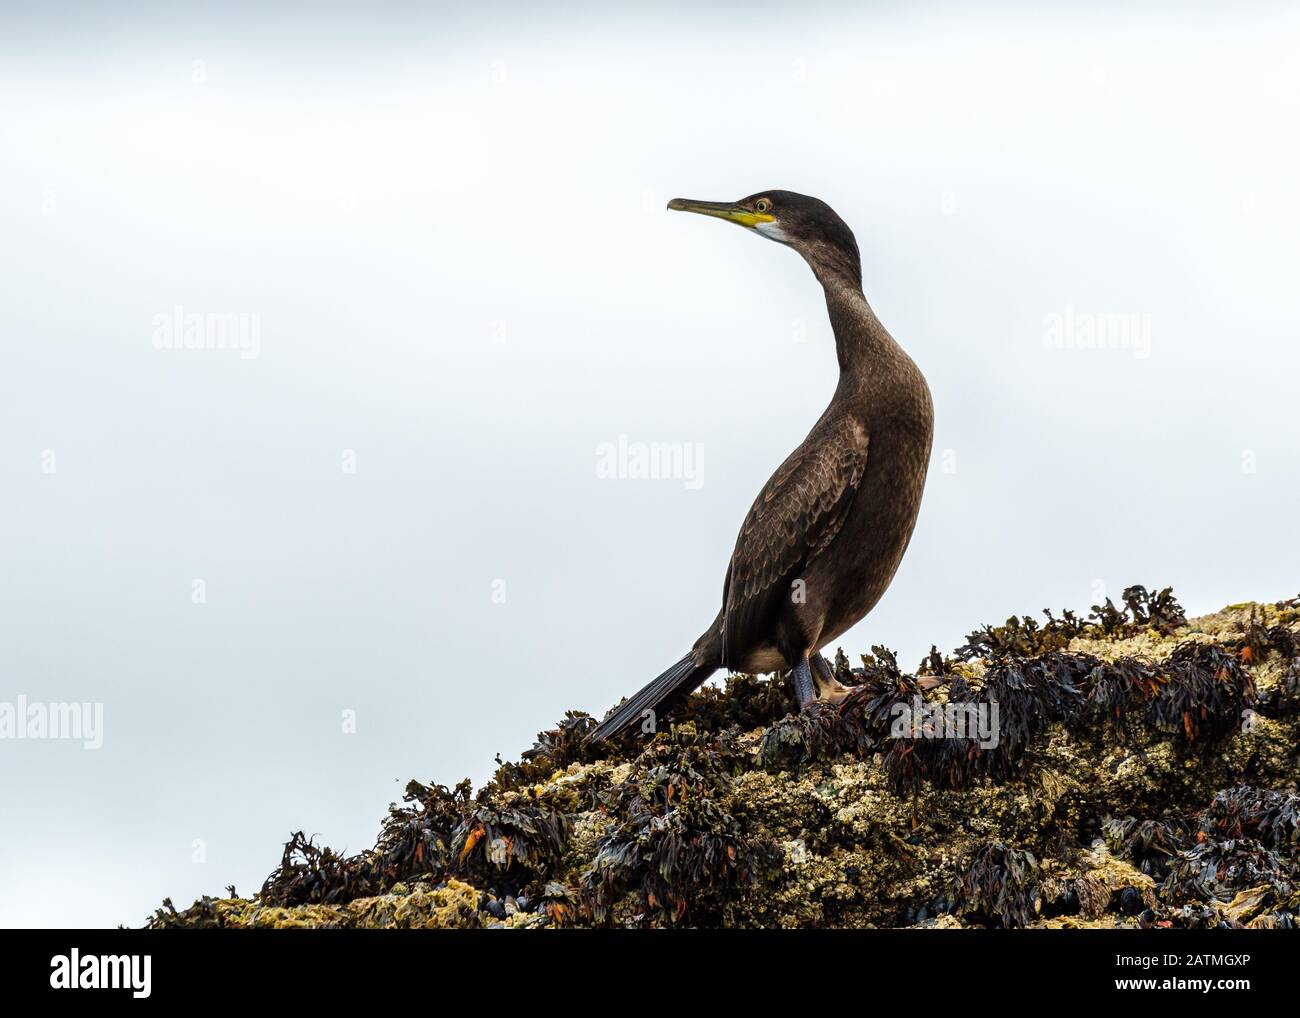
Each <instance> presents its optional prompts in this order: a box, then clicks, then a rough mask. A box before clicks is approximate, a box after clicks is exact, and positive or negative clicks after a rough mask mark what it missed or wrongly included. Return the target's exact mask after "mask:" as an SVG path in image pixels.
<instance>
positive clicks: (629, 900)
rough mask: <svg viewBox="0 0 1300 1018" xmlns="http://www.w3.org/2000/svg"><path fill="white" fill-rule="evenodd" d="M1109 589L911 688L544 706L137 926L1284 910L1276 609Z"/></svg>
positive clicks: (1299, 895)
mask: <svg viewBox="0 0 1300 1018" xmlns="http://www.w3.org/2000/svg"><path fill="white" fill-rule="evenodd" d="M1123 601H1124V607H1123V608H1122V609H1121V608H1116V607H1115V606H1114V605H1112V604H1110V602H1107V604H1106V605H1104V606H1101V607H1098V608H1095V609H1094V611H1093V613H1092V614H1091V615H1090V616H1089V617H1088V618H1086V619H1083V618H1078V617H1075V616H1072V615H1068V613H1067V614H1066V615H1064V616H1060V617H1054V618H1050V619H1049V621H1047V622H1046V623H1041V624H1040V623H1036V622H1034V621H1033V620H1030V619H1012V620H1008V623H1007V624H1006V625H1004V626H1000V627H984V628H983V629H981V630H979V631H977V632H976V633H973V634H972V636H971V639H970V640H969V641H968V643H967V644H966V645H965V646H964V647H963V648H959V650H958V651H957V652H956V653H955V654H954V655H953V656H952V657H949V658H941V657H940V656H939V655H937V654H932V655H930V657H929V658H927V661H926V663H925V664H926V676H925V678H926V679H927V681H926V682H925V683H921V682H920V681H919V680H918V678H917V676H915V675H912V674H909V673H905V672H903V671H902V670H901V669H900V668H899V667H898V665H897V663H896V662H895V660H894V658H893V655H892V654H891V653H890V652H888V651H887V650H885V649H884V648H880V647H877V648H873V650H872V653H871V654H870V655H866V656H864V657H863V659H862V668H861V669H860V670H857V671H851V670H850V668H849V664H848V661H847V659H846V658H844V656H843V655H839V656H838V657H837V661H836V666H837V670H838V672H839V674H840V676H841V680H842V681H845V682H846V683H847V682H853V683H856V684H858V685H859V686H860V688H859V690H857V691H856V692H855V694H854V695H853V696H852V697H850V699H849V700H848V701H846V702H845V704H844V705H843V706H842V708H831V707H826V706H824V705H823V706H821V707H819V708H818V709H817V710H815V711H812V712H808V713H806V714H804V715H799V714H797V713H795V714H791V713H790V712H791V709H792V702H791V701H792V696H791V694H792V690H791V688H790V684H789V681H788V679H785V678H784V677H776V678H774V679H772V680H764V679H761V678H755V677H752V676H733V677H731V678H730V679H728V680H727V684H726V688H725V689H716V688H712V687H709V688H705V689H703V690H700V691H699V692H697V693H696V694H694V695H693V696H692V697H691V698H690V699H689V701H688V702H687V703H686V704H685V705H684V706H683V707H682V708H681V709H680V710H679V711H678V712H676V713H675V714H674V715H672V716H670V717H668V718H667V719H666V722H667V723H666V724H665V723H664V721H665V719H661V723H660V726H659V730H658V732H656V733H651V734H650V735H648V736H647V735H642V734H641V733H639V732H635V733H631V734H629V735H626V736H624V737H622V738H621V739H620V740H618V741H617V742H615V743H614V744H603V745H600V746H590V745H587V744H586V743H585V742H584V737H585V735H586V734H587V732H589V731H590V730H591V728H592V727H593V726H594V721H593V720H592V719H591V718H589V717H588V716H586V715H585V714H581V713H578V712H570V713H569V714H568V715H566V717H565V719H564V720H563V721H562V722H560V724H559V725H558V726H557V727H556V728H554V729H551V730H549V731H547V732H543V733H542V734H541V735H540V736H539V737H538V741H537V745H536V746H534V747H533V748H532V749H531V750H529V751H527V752H526V753H524V754H523V755H522V756H521V758H520V759H519V760H518V761H516V762H507V763H502V764H501V766H500V769H499V770H498V771H497V773H496V775H495V777H494V778H493V780H492V781H491V782H489V784H488V785H487V786H486V787H485V788H484V789H483V790H481V791H480V792H479V793H477V794H475V793H474V792H473V789H471V788H470V787H469V783H468V782H462V783H461V784H459V785H457V786H455V787H454V788H447V787H445V786H441V785H436V784H431V785H423V784H420V783H418V782H412V783H411V784H410V785H409V786H408V788H407V795H406V801H405V803H404V804H403V805H399V806H394V807H392V809H391V811H390V816H389V818H388V820H387V822H386V823H385V825H384V827H383V829H382V831H381V832H380V835H379V838H378V840H377V841H376V844H375V847H374V848H373V849H370V850H368V851H366V852H362V853H359V854H357V855H354V856H346V857H343V856H340V855H338V854H336V853H333V852H332V851H331V850H329V849H328V848H323V847H320V846H318V845H316V844H315V843H314V842H313V841H311V840H310V839H307V838H305V837H303V836H302V835H295V836H294V837H293V838H291V839H290V841H289V843H288V844H287V845H286V846H285V851H284V855H283V859H282V861H281V865H280V866H279V867H278V868H277V869H276V870H275V871H274V872H273V873H272V874H271V875H270V877H268V879H267V881H266V883H265V884H264V886H263V887H262V890H261V892H260V893H259V894H258V895H256V896H255V897H254V898H252V899H242V898H207V897H205V898H202V899H200V900H199V901H197V902H195V903H194V905H193V906H191V907H190V908H188V909H186V910H184V911H178V910H177V909H175V908H174V907H172V906H171V903H170V902H166V903H164V906H163V907H162V908H160V909H159V910H158V911H157V912H156V913H155V914H154V916H153V917H152V918H151V919H150V920H149V923H148V925H150V926H152V927H173V926H227V927H236V928H255V927H268V926H269V927H291V926H313V927H315V926H340V927H380V928H414V927H444V928H446V927H453V928H468V927H475V926H508V927H512V928H520V927H526V928H540V927H548V926H570V925H578V926H591V925H612V926H673V925H683V926H704V927H717V926H736V927H740V926H765V927H791V928H793V927H870V926H894V925H910V926H917V927H923V928H966V927H971V926H990V925H992V926H1011V925H1027V926H1041V927H1048V928H1065V927H1084V926H1137V925H1143V926H1157V927H1161V926H1204V927H1217V926H1223V925H1227V926H1246V925H1249V926H1252V927H1270V928H1274V927H1291V926H1294V925H1295V919H1296V915H1297V913H1300V890H1293V888H1300V833H1297V832H1296V831H1295V829H1294V824H1295V823H1300V821H1297V820H1296V819H1295V818H1297V817H1300V799H1298V798H1297V795H1296V788H1295V780H1296V775H1297V773H1300V767H1298V766H1297V751H1298V748H1300V745H1298V737H1300V659H1297V658H1296V652H1297V650H1300V643H1298V642H1297V641H1298V640H1300V607H1298V604H1300V602H1297V601H1289V602H1283V603H1280V604H1275V605H1257V604H1244V605H1235V606H1233V607H1231V608H1228V609H1225V610H1224V611H1222V612H1219V613H1216V614H1215V615H1211V616H1205V617H1203V618H1198V619H1192V620H1190V621H1189V620H1187V619H1185V618H1183V617H1182V612H1181V609H1179V608H1178V607H1177V603H1176V602H1175V601H1173V598H1172V595H1171V594H1170V593H1169V592H1168V591H1161V592H1159V593H1157V594H1147V593H1146V591H1145V590H1143V589H1142V588H1129V590H1127V591H1125V596H1124V598H1123ZM936 680H937V681H936ZM1293 680H1294V682H1293ZM1289 684H1294V685H1295V686H1296V689H1295V690H1292V688H1291V685H1289ZM931 687H932V688H931ZM914 698H919V701H918V700H917V699H914ZM995 700H996V703H997V706H998V719H997V726H996V729H990V730H989V731H996V733H997V735H998V739H997V740H996V743H997V744H996V745H991V744H987V743H989V742H990V740H988V739H984V740H982V741H981V739H980V737H979V736H980V732H979V730H978V729H979V722H980V721H981V719H983V720H984V721H987V720H988V718H987V717H986V716H985V714H981V713H980V711H981V709H983V710H985V713H986V714H987V711H988V708H990V706H991V704H992V703H993V702H994V701H995ZM917 702H919V703H921V704H922V705H923V706H924V710H923V711H920V712H918V714H919V715H923V724H920V723H918V725H917V727H915V728H909V729H907V730H906V731H904V732H901V733H900V732H899V731H897V730H895V729H894V726H893V723H894V721H896V720H897V717H896V715H897V709H898V708H901V707H909V709H910V706H911V705H915V704H916V703H917ZM950 707H951V708H952V709H951V710H949V708H950ZM963 719H965V720H966V721H969V722H970V725H973V726H974V728H971V727H969V726H968V727H966V728H965V729H963V730H961V731H959V730H958V729H957V728H956V727H955V726H956V725H957V724H958V722H961V721H963ZM925 726H929V733H928V734H927V730H926V728H925ZM936 729H937V731H936ZM935 734H937V735H942V736H945V737H942V738H936V737H930V736H931V735H935ZM986 734H987V733H986ZM1289 824H1290V825H1292V826H1288V825H1289ZM1099 835H1100V836H1099ZM489 891H491V893H490V894H489V893H488V892H489Z"/></svg>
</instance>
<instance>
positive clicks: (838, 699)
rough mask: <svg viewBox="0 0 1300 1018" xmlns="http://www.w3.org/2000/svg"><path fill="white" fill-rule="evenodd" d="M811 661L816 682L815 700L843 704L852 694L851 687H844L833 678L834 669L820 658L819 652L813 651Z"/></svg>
mask: <svg viewBox="0 0 1300 1018" xmlns="http://www.w3.org/2000/svg"><path fill="white" fill-rule="evenodd" d="M811 660H812V669H813V675H814V676H815V677H816V681H817V698H818V699H819V700H826V701H828V702H829V703H843V702H844V700H845V698H846V697H847V696H848V695H849V694H850V693H852V692H853V687H852V686H846V685H844V683H842V682H841V681H840V680H839V679H837V678H836V677H835V669H834V668H832V667H831V663H830V662H829V661H827V660H826V659H825V658H824V657H822V655H821V651H814V652H813V655H812V658H811Z"/></svg>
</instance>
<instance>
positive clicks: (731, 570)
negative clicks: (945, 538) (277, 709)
mask: <svg viewBox="0 0 1300 1018" xmlns="http://www.w3.org/2000/svg"><path fill="white" fill-rule="evenodd" d="M669 208H676V209H682V210H685V211H693V212H700V213H702V214H705V215H710V216H714V217H717V218H723V219H729V220H731V221H733V222H737V223H739V224H741V225H742V226H744V227H746V228H747V229H750V230H753V231H755V232H758V233H760V234H762V235H764V236H767V237H769V238H770V239H773V240H776V241H778V242H780V243H783V244H785V245H786V246H788V247H792V248H794V249H795V250H796V251H798V252H799V253H800V254H801V255H802V256H803V258H804V259H805V260H806V261H807V262H808V264H809V265H810V266H811V267H812V269H813V272H814V274H815V275H816V276H817V279H818V280H819V281H820V282H821V284H822V287H823V289H824V290H825V294H826V306H827V311H828V313H829V315H830V320H831V327H832V329H833V331H834V333H835V346H836V354H837V356H838V359H839V365H840V378H839V383H838V385H837V386H836V389H835V393H834V395H833V396H832V398H831V402H830V405H829V406H828V407H827V408H826V411H825V412H824V413H823V414H822V416H821V418H820V419H819V420H818V421H817V423H816V424H815V425H814V426H813V428H812V431H810V432H809V434H808V437H807V438H806V439H805V440H804V441H803V443H802V444H801V445H800V446H799V448H797V449H796V450H795V451H794V452H792V453H791V454H790V455H789V456H788V457H787V458H786V460H785V462H784V463H782V464H781V466H780V467H779V468H778V469H777V471H776V473H775V474H773V475H772V478H771V479H770V480H769V481H768V482H767V484H766V485H764V487H763V490H762V491H761V492H760V493H759V496H758V498H757V499H756V500H755V502H754V505H753V507H752V508H751V509H750V511H749V514H748V516H746V517H745V522H744V524H743V525H742V526H741V529H740V535H739V537H738V538H737V540H736V548H735V551H734V552H733V554H732V557H731V564H730V566H729V567H728V569H727V576H726V580H725V581H724V584H723V600H722V609H721V611H719V613H718V616H717V618H716V619H715V620H714V622H713V624H712V625H711V626H710V627H709V628H708V629H707V630H706V631H705V633H704V635H703V636H701V637H700V638H699V640H697V641H696V643H695V646H694V647H693V648H692V650H691V653H689V654H687V655H686V656H685V657H684V658H682V659H681V660H680V661H679V662H677V663H676V664H675V665H673V666H672V667H671V668H669V669H668V670H667V671H666V672H664V673H663V674H662V675H660V676H659V677H658V678H656V679H655V680H654V681H652V682H651V683H649V684H648V685H647V686H646V687H645V688H643V689H642V690H640V691H639V692H637V693H636V694H634V695H633V696H632V697H631V698H629V699H628V700H626V701H624V702H623V703H622V704H621V705H620V706H619V707H618V708H616V709H615V710H614V711H613V712H612V713H611V714H610V716H609V717H608V718H606V719H605V721H604V722H602V724H601V725H600V726H599V727H598V728H597V729H596V731H595V732H594V733H593V735H592V738H593V739H597V740H599V739H604V738H608V737H610V736H612V735H614V734H617V733H618V732H619V731H622V730H623V729H625V728H627V727H629V726H630V725H632V724H635V723H638V722H640V723H642V725H643V727H645V728H646V729H647V730H651V729H653V727H654V721H655V715H654V713H653V712H655V711H657V710H662V709H663V708H665V707H666V706H670V705H671V702H672V701H673V700H674V699H675V698H677V697H680V696H682V695H684V694H685V693H687V692H689V691H690V690H692V689H694V688H695V687H696V686H698V685H699V684H700V683H701V682H703V681H704V680H705V679H707V678H708V677H709V675H711V674H712V673H713V672H714V671H716V670H717V669H718V668H722V667H725V668H728V669H730V670H732V671H746V672H767V671H776V670H779V669H785V668H790V669H793V670H794V672H795V684H796V689H798V690H799V694H800V701H801V704H802V705H806V704H807V703H808V702H810V700H811V699H812V698H813V697H814V696H818V695H819V696H821V697H823V698H835V697H837V696H838V695H839V693H840V691H839V690H838V689H837V688H832V686H831V685H830V683H833V679H829V678H828V676H829V670H828V669H826V668H825V667H824V662H822V661H820V660H815V661H814V659H817V658H818V656H819V651H820V650H821V648H822V647H824V646H826V645H827V644H828V643H829V642H830V641H831V640H834V639H836V638H837V637H839V636H840V635H841V634H842V633H843V632H844V631H845V630H847V629H848V628H849V627H850V626H852V625H854V624H855V623H857V622H858V621H860V620H861V619H862V618H863V617H864V616H865V615H866V614H867V612H869V611H870V610H871V609H872V608H873V607H874V606H875V604H876V602H877V601H879V599H880V597H881V595H882V594H883V593H884V592H885V590H886V589H887V588H888V586H889V583H890V581H891V580H892V579H893V576H894V573H895V571H896V570H897V568H898V564H899V562H900V561H902V557H903V552H904V551H905V550H906V548H907V544H908V542H909V540H910V539H911V535H912V528H913V527H914V525H915V523H916V516H917V512H918V511H919V509H920V504H921V493H922V491H923V489H924V486H925V474H926V467H927V465H928V462H929V457H930V444H931V440H932V436H933V419H934V414H933V407H932V404H931V400H930V390H929V388H928V386H927V385H926V383H925V378H924V376H922V374H921V372H920V370H919V369H918V368H917V367H916V365H915V364H914V363H913V362H912V360H911V358H910V357H908V356H907V354H906V353H904V351H903V349H902V347H900V346H899V345H898V344H897V343H896V342H895V341H894V340H893V338H892V337H891V336H890V335H889V333H888V332H887V331H886V330H885V327H884V326H883V325H881V323H880V321H879V320H878V319H877V318H876V316H875V314H874V312H873V311H872V310H871V307H870V305H868V303H867V301H866V298H865V297H864V296H863V294H862V276H861V266H860V261H859V256H858V248H857V243H856V241H855V240H854V238H853V234H852V232H851V231H850V230H849V228H848V226H846V225H845V223H844V221H843V220H841V219H840V217H839V216H837V215H836V214H835V213H834V211H832V210H831V208H830V207H829V206H828V205H826V204H825V203H824V202H821V201H819V200H818V199H816V198H809V197H807V196H805V195H799V194H794V193H793V192H789V191H763V192H760V193H758V194H756V195H752V196H751V197H749V198H745V199H742V200H741V201H739V202H736V203H732V204H719V203H707V202H691V201H686V200H683V199H675V200H674V201H673V202H671V203H670V204H669ZM810 661H814V663H815V664H816V665H818V667H816V668H810Z"/></svg>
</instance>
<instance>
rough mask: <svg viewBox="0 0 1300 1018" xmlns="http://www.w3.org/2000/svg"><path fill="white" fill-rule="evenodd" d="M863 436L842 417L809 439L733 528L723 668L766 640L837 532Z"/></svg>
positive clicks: (863, 452)
mask: <svg viewBox="0 0 1300 1018" xmlns="http://www.w3.org/2000/svg"><path fill="white" fill-rule="evenodd" d="M867 444H868V440H867V435H866V432H865V431H864V430H863V427H862V425H861V424H860V423H859V422H858V421H857V420H856V419H854V418H851V417H845V418H842V419H841V420H840V421H838V422H833V423H831V424H830V425H829V426H827V427H825V428H823V429H821V431H820V433H817V434H814V435H810V436H809V438H808V440H807V441H805V442H804V444H803V445H801V446H800V447H799V448H798V449H796V450H795V451H794V452H793V453H791V455H790V457H789V459H787V460H786V461H785V462H784V463H782V464H781V467H780V468H779V469H778V470H777V472H776V473H775V474H774V475H773V476H772V479H771V480H770V481H768V482H767V484H766V485H765V486H764V488H763V490H762V491H761V492H760V493H759V496H758V499H757V500H756V501H755V502H754V505H753V508H751V509H750V510H749V515H748V516H747V517H746V518H745V523H744V525H743V526H742V527H741V528H740V537H739V538H738V539H737V540H736V550H735V553H734V554H733V555H732V557H731V566H730V568H729V569H728V570H727V584H726V591H725V601H724V604H725V609H724V619H723V633H722V637H723V663H724V664H725V665H727V666H729V667H738V666H740V665H741V663H742V662H741V660H740V658H741V655H743V654H744V653H746V651H747V650H750V649H753V647H754V646H755V645H757V643H759V642H761V641H762V639H763V638H764V637H768V636H769V635H770V634H769V632H768V631H769V630H770V627H771V624H772V622H773V619H774V616H775V613H776V611H777V609H778V608H779V606H780V603H781V601H782V600H783V599H784V598H789V597H792V596H794V594H795V593H796V592H795V591H794V590H793V588H792V585H793V583H794V581H795V580H797V579H798V578H799V576H800V574H801V573H802V572H803V570H804V569H805V568H806V567H807V565H808V563H809V562H811V561H812V560H813V559H815V558H816V557H817V556H818V555H820V554H821V553H822V552H823V551H825V549H826V547H827V545H829V544H830V543H831V541H832V540H833V539H834V537H835V535H836V534H838V533H839V531H840V528H841V527H843V525H844V520H845V518H846V516H847V515H848V510H849V507H850V506H851V505H852V503H853V498H854V496H855V495H856V494H857V492H858V487H859V485H860V484H861V482H862V475H863V471H864V470H865V469H866V464H867Z"/></svg>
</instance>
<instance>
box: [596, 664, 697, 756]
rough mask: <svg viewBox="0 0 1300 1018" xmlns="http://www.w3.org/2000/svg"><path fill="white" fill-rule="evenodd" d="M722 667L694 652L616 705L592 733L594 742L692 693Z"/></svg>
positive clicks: (615, 733) (602, 739)
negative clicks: (698, 660) (699, 661)
mask: <svg viewBox="0 0 1300 1018" xmlns="http://www.w3.org/2000/svg"><path fill="white" fill-rule="evenodd" d="M717 670H718V666H717V665H700V664H696V662H695V656H694V654H687V655H686V656H685V657H684V658H682V659H681V660H680V661H678V662H677V663H676V664H675V665H673V666H672V667H671V668H669V669H668V670H667V671H665V672H664V673H663V674H662V675H660V676H659V677H658V678H655V679H652V680H651V681H650V682H649V683H647V684H646V685H645V686H644V687H643V688H642V689H640V690H639V691H638V692H636V693H633V694H632V696H630V697H629V698H628V699H627V700H625V701H624V702H623V703H621V704H619V706H618V707H617V708H615V710H614V713H612V714H611V715H610V716H609V717H607V718H606V719H605V720H604V721H602V722H601V723H600V724H599V725H597V726H596V729H595V731H593V732H592V733H591V734H590V735H589V736H587V738H588V740H589V741H591V742H603V741H604V740H605V739H611V738H613V737H614V736H615V735H617V734H618V733H619V732H621V731H623V729H625V728H627V727H628V726H629V725H631V724H633V723H634V722H636V721H639V720H641V719H642V717H644V716H645V712H646V711H650V710H654V709H655V708H656V707H658V706H659V705H660V704H662V703H663V702H664V701H665V700H669V699H672V698H673V697H675V696H680V695H683V694H685V693H689V692H690V691H691V690H693V689H695V688H696V687H697V686H698V685H700V684H701V683H702V682H703V681H704V680H705V679H707V678H708V677H709V676H710V675H712V674H713V673H714V672H715V671H717Z"/></svg>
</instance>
